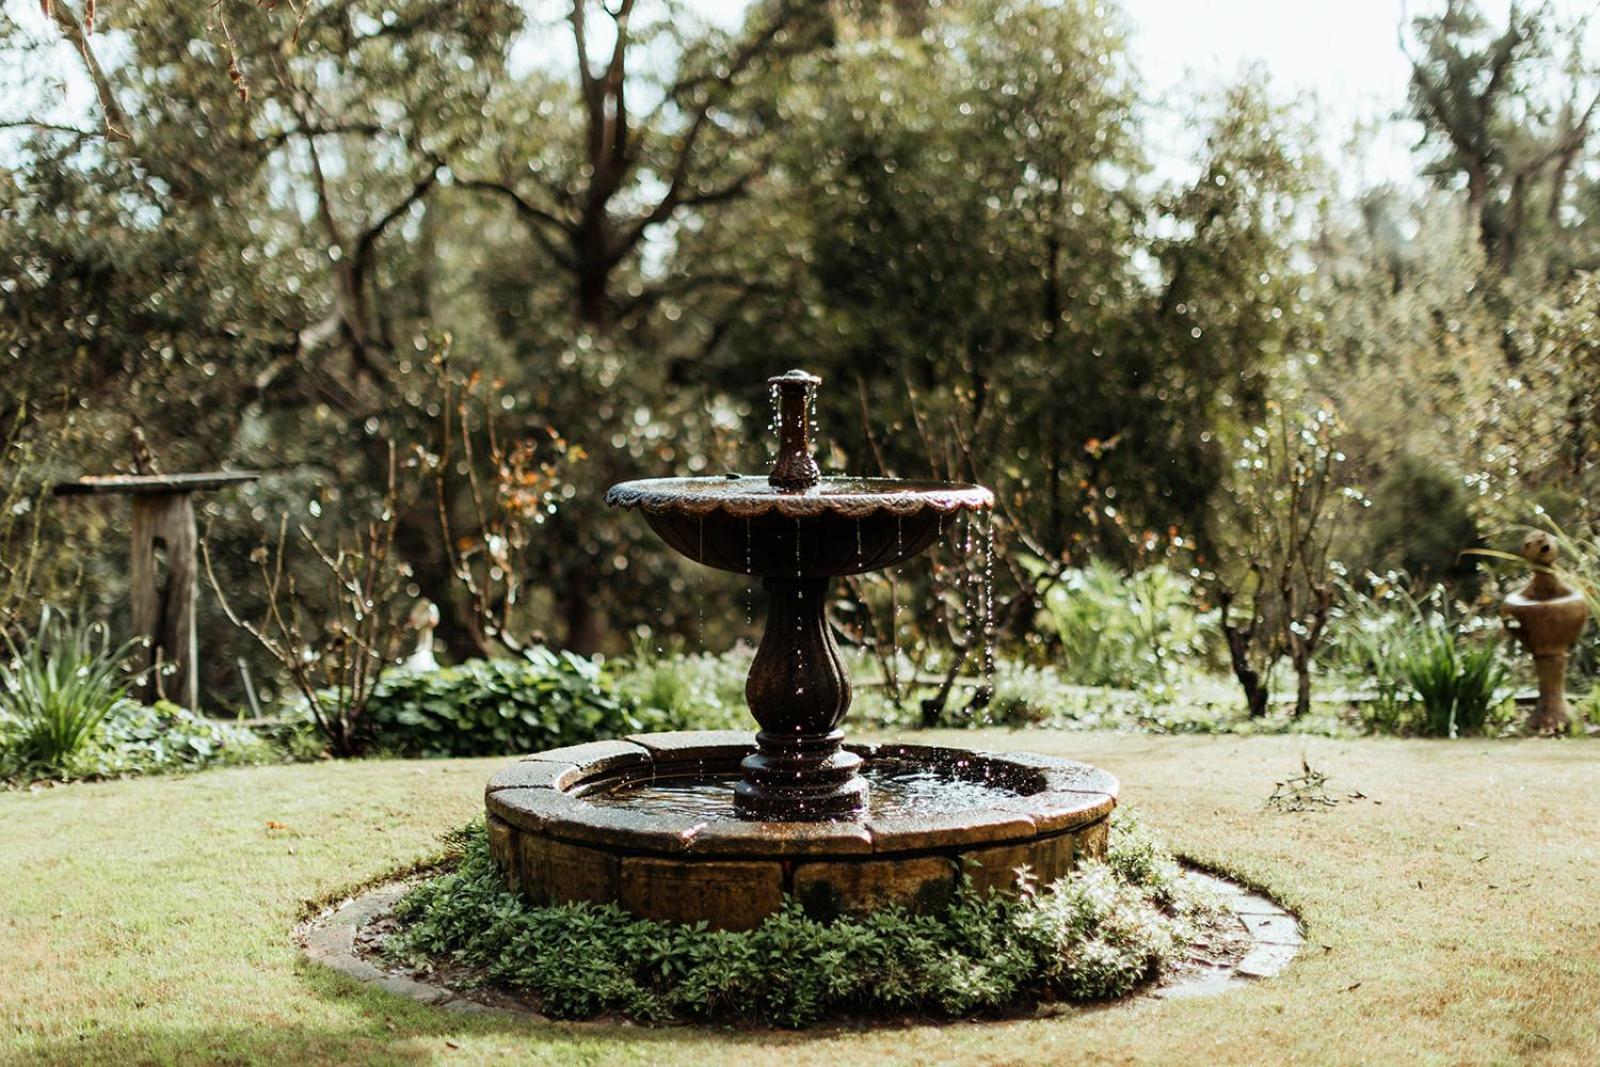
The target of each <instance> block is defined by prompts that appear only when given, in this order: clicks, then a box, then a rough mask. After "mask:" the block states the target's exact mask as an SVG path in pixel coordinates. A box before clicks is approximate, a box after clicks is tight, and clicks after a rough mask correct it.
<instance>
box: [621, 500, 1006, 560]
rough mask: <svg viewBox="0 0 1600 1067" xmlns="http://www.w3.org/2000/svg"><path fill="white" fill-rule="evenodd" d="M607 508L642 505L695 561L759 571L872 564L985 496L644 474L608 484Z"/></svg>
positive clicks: (914, 543) (980, 505)
mask: <svg viewBox="0 0 1600 1067" xmlns="http://www.w3.org/2000/svg"><path fill="white" fill-rule="evenodd" d="M606 503H607V504H610V505H612V506H613V507H623V508H633V509H637V510H638V511H640V512H643V514H644V516H645V519H646V521H648V522H649V523H650V526H651V528H652V529H653V530H655V532H656V534H657V535H658V536H659V537H660V538H661V539H662V540H663V541H666V542H667V544H669V545H671V546H672V547H673V548H674V549H676V550H677V551H678V552H680V553H682V554H683V555H685V556H688V557H689V558H690V559H692V560H694V561H695V562H697V563H702V564H705V565H706V566H708V567H716V568H718V569H719V570H726V571H734V572H738V573H743V574H753V575H761V576H763V577H768V578H790V577H792V578H802V579H813V578H828V577H836V576H839V575H845V574H859V573H862V572H864V571H874V570H881V569H882V568H884V567H891V566H893V565H895V564H896V563H899V562H901V561H903V560H906V559H910V558H911V557H912V556H915V555H917V554H918V553H920V552H922V551H923V550H924V549H926V548H927V547H928V546H929V545H930V544H932V543H933V542H934V541H935V540H936V539H937V538H938V537H939V534H940V532H941V530H942V529H943V527H944V524H945V522H946V520H947V519H948V518H949V517H951V516H953V515H955V514H958V513H960V512H974V511H987V510H988V509H989V508H990V507H992V506H993V504H994V494H992V493H990V492H989V490H987V489H985V488H983V487H982V486H977V485H964V484H961V483H959V482H931V481H927V482H924V481H909V480H901V479H896V478H824V479H822V480H821V481H820V482H818V483H817V484H816V485H814V486H812V487H811V488H809V489H805V490H800V491H795V490H783V489H778V488H776V487H774V486H772V485H770V484H769V483H768V482H767V479H766V478H764V477H733V476H728V477H722V478H715V477H712V478H704V477H702V478H646V479H642V480H639V481H632V482H623V483H621V484H619V485H614V486H612V487H611V490H610V491H609V492H608V493H606Z"/></svg>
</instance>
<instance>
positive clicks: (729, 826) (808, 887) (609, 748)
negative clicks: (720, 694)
mask: <svg viewBox="0 0 1600 1067" xmlns="http://www.w3.org/2000/svg"><path fill="white" fill-rule="evenodd" d="M818 384H819V379H817V378H815V377H813V376H812V375H809V374H806V373H803V372H801V371H790V372H789V373H787V374H784V375H780V376H778V377H776V378H773V379H771V385H772V387H773V390H774V392H775V393H776V395H777V401H778V420H779V452H778V458H777V461H776V462H775V463H774V464H773V467H772V471H771V473H770V474H769V475H768V476H767V477H765V478H760V477H740V476H738V475H733V474H730V475H727V476H726V477H724V478H656V479H648V480H644V481H635V482H625V483H623V484H621V485H617V486H613V487H612V489H611V491H610V492H609V493H608V494H607V496H606V500H607V502H608V503H610V504H612V505H615V506H618V507H625V508H633V509H636V510H638V511H640V512H642V513H643V515H644V517H645V520H646V521H647V522H648V523H649V524H650V526H651V528H652V529H653V530H654V531H655V532H656V534H657V535H658V536H660V537H661V538H662V540H664V541H666V542H667V543H668V544H669V545H671V546H672V547H673V548H675V549H676V550H677V551H679V552H681V553H683V554H684V555H685V556H688V557H689V558H690V559H692V560H695V561H696V562H698V563H702V564H705V565H706V566H709V567H716V568H719V569H721V570H727V571H734V572H737V573H742V574H747V575H751V576H752V577H757V576H759V577H760V578H761V579H762V585H763V587H764V588H765V589H766V591H767V593H768V594H769V598H770V599H769V606H768V610H767V620H766V630H765V632H764V634H763V635H762V639H761V645H760V647H759V648H758V649H757V651H756V655H755V661H754V663H753V664H752V665H751V668H750V676H749V681H748V683H747V684H746V689H745V695H746V699H747V701H748V703H749V706H750V711H751V714H752V715H753V716H754V717H755V720H756V722H757V724H758V725H759V726H760V729H759V730H758V731H757V732H755V733H754V734H753V735H752V734H750V733H746V732H743V731H735V730H718V731H688V732H679V733H657V734H639V735H636V736H633V737H629V738H626V739H624V740H619V741H597V742H592V743H590V744H585V745H575V746H572V747H569V748H562V749H555V750H553V751H549V752H540V753H536V754H534V755H531V756H528V757H526V758H524V759H522V760H520V761H518V762H517V763H515V764H513V765H512V766H510V767H508V768H506V769H505V770H503V771H501V772H500V773H499V774H496V775H495V776H494V777H493V778H492V779H490V781H489V785H488V791H487V807H488V825H489V837H490V843H491V847H492V849H493V851H494V854H495V857H496V859H497V860H498V862H499V863H500V865H501V867H502V868H503V869H504V870H505V872H506V875H507V878H508V880H509V881H510V883H511V884H512V885H513V886H515V887H516V888H518V889H519V890H520V891H521V892H522V893H524V894H525V895H526V896H528V897H529V898H530V899H532V900H533V901H535V902H537V903H544V902H554V901H575V900H587V901H595V902H601V903H604V902H616V903H620V904H621V905H622V906H623V907H625V908H627V909H628V910H630V911H633V912H634V913H636V914H639V915H642V916H645V917H649V918H655V919H666V920H673V921H680V922H698V921H702V920H703V921H705V922H707V923H708V924H710V925H711V926H714V927H720V928H724V929H741V928H747V927H750V926H754V925H755V924H757V923H759V922H760V921H761V920H762V919H763V918H765V917H766V916H768V915H770V914H772V913H773V912H775V911H777V910H778V909H779V907H781V905H782V902H783V898H784V896H785V894H792V895H794V896H796V897H798V898H799V900H800V901H801V902H802V903H803V904H804V905H805V907H806V908H807V910H808V911H810V912H811V913H813V914H816V915H821V916H830V915H834V914H838V913H840V912H845V911H849V912H862V911H870V910H872V909H874V908H878V907H882V906H885V905H890V904H901V905H906V906H910V907H914V908H922V909H934V908H937V907H939V906H940V905H942V904H943V903H944V902H946V901H948V900H949V899H950V896H951V894H952V893H953V892H954V891H955V888H956V885H957V883H958V880H959V878H960V876H961V874H962V873H963V872H964V873H966V874H967V875H968V876H969V877H970V878H971V879H972V885H973V887H974V889H975V890H976V891H978V892H1007V891H1012V890H1014V889H1015V886H1016V884H1017V878H1016V871H1017V869H1018V868H1020V867H1024V866H1026V867H1027V868H1028V869H1029V870H1030V871H1031V873H1032V874H1033V875H1034V876H1035V877H1037V878H1038V879H1040V880H1041V881H1046V882H1048V881H1051V880H1053V879H1055V878H1057V877H1060V876H1061V875H1062V874H1064V873H1066V872H1067V870H1069V869H1070V868H1071V866H1072V865H1073V863H1074V862H1076V860H1077V859H1078V858H1079V857H1082V856H1086V855H1098V854H1099V853H1101V852H1102V851H1103V850H1104V848H1105V841H1106V829H1107V819H1108V818H1109V816H1110V813H1111V810H1112V808H1113V807H1114V806H1115V805H1116V797H1117V781H1116V779H1115V778H1113V777H1112V776H1111V775H1109V774H1107V773H1106V772H1104V771H1102V770H1098V769H1097V768H1094V767H1090V766H1088V765H1087V764H1083V763H1077V762H1075V761H1072V760H1066V759H1060V758H1056V757H1052V756H1040V755H1033V754H1028V753H995V752H975V751H968V750H965V749H952V748H939V747H933V746H927V745H903V744H867V745H862V744H848V743H846V742H845V739H844V733H843V731H842V730H841V729H840V724H841V723H842V722H843V720H844V717H845V713H846V711H847V710H848V709H849V707H850V695H851V694H850V679H849V675H848V673H847V672H846V670H845V665H844V661H843V660H842V659H841V657H840V655H839V649H838V646H837V645H836V644H835V643H834V638H833V632H832V630H831V628H830V626H829V624H828V621H827V596H828V582H829V579H831V578H835V577H839V576H841V575H847V574H859V573H863V572H866V571H875V570H881V569H883V568H886V567H892V566H894V565H896V564H899V563H901V562H903V561H905V560H907V559H910V558H911V557H913V556H916V555H918V554H919V553H921V552H922V551H923V550H925V549H926V548H928V547H929V546H930V545H932V544H933V543H934V542H935V540H937V539H938V538H939V536H940V534H941V531H942V530H943V528H944V524H945V522H946V521H947V520H950V519H951V518H952V517H953V516H956V515H958V514H959V513H964V512H966V513H970V512H981V511H986V510H987V509H989V508H990V507H991V505H992V503H993V496H992V495H991V494H990V492H989V491H988V490H987V489H984V488H982V487H980V486H974V485H960V484H946V483H930V482H914V481H901V480H895V479H884V478H824V477H822V475H821V473H820V471H819V470H818V469H817V464H816V461H815V460H814V459H813V458H812V456H811V425H810V416H809V408H810V403H811V399H812V397H813V394H814V391H815V389H816V387H817V385H818Z"/></svg>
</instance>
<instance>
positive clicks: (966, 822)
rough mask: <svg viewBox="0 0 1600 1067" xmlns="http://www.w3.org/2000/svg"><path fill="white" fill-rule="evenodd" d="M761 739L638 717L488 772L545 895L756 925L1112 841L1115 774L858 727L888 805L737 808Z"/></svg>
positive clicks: (836, 910) (938, 900) (983, 887)
mask: <svg viewBox="0 0 1600 1067" xmlns="http://www.w3.org/2000/svg"><path fill="white" fill-rule="evenodd" d="M755 751H756V742H755V737H754V735H753V734H752V733H748V732H744V731H738V730H709V731H683V732H676V733H661V734H638V735H635V736H633V737H629V738H627V739H624V740H620V741H596V742H592V743H589V744H584V745H574V746H571V747H568V748H560V749H552V750H550V751H547V752H540V753H535V754H534V755H531V756H528V757H526V758H524V759H522V760H519V761H518V762H516V763H514V764H512V765H511V766H509V767H507V768H506V769H504V770H502V771H501V772H499V773H498V774H496V775H495V776H494V777H493V778H491V779H490V781H489V785H488V789H487V791H486V795H485V804H486V807H487V810H488V826H489V840H490V844H491V848H492V850H493V852H494V855H495V858H496V861H497V862H498V863H499V864H500V867H501V869H502V870H503V871H504V872H505V874H506V878H507V882H508V884H509V885H511V886H512V887H513V888H514V889H516V890H517V891H519V892H521V893H522V894H523V895H524V896H526V897H527V898H528V899H529V900H531V901H532V902H534V903H536V904H546V903H561V902H572V901H590V902H593V903H599V904H605V903H616V904H619V905H621V906H622V907H623V908H625V909H627V910H628V911H630V912H633V913H634V914H636V915H639V916H641V917H644V918H650V919H659V920H666V921H671V922H687V923H694V922H705V923H707V924H708V925H709V926H712V927H714V928H719V929H732V930H737V929H749V928H751V927H754V926H756V925H757V924H759V923H760V922H761V920H762V919H765V918H766V917H767V916H769V915H772V914H773V913H775V912H776V911H778V910H779V908H780V907H782V904H783V900H784V897H785V895H786V894H790V895H793V896H794V897H795V898H796V899H797V900H799V902H800V903H801V904H802V905H803V906H804V907H805V908H806V910H807V912H808V913H810V914H812V915H814V916H817V917H819V918H829V917H832V916H835V915H838V914H841V913H845V912H851V913H863V912H870V911H873V910H875V909H878V908H882V907H886V906H890V905H902V906H906V907H909V908H912V909H916V910H923V911H932V910H937V909H939V908H940V907H942V906H943V905H944V904H946V903H947V902H948V901H949V900H950V898H951V896H952V894H953V893H954V892H955V889H956V885H957V882H958V879H959V876H960V874H961V873H963V872H964V873H965V874H966V875H967V876H968V877H969V878H970V879H971V884H972V887H973V889H974V890H975V891H977V892H980V893H994V892H1002V893H1004V892H1015V891H1016V870H1017V868H1019V867H1022V866H1026V867H1028V868H1029V870H1030V871H1031V873H1032V874H1033V876H1034V877H1036V878H1037V879H1039V880H1040V881H1041V882H1049V881H1053V880H1055V879H1056V878H1059V877H1061V876H1062V875H1064V874H1066V873H1067V872H1068V871H1069V870H1070V869H1071V868H1072V867H1073V865H1074V864H1075V863H1077V861H1078V860H1080V859H1082V858H1084V857H1091V856H1098V855H1101V854H1102V853H1103V852H1104V850H1105V847H1106V838H1107V829H1108V819H1109V816H1110V814H1111V811H1112V809H1113V808H1114V807H1115V806H1116V798H1117V790H1118V785H1117V780H1116V779H1115V778H1114V777H1113V776H1111V775H1110V774H1108V773H1106V772H1105V771H1102V770H1100V769H1098V768H1095V767H1091V766H1089V765H1088V764H1084V763H1078V762H1076V761H1073V760H1068V759H1061V758H1058V757H1053V756H1040V755H1034V754H1031V753H998V752H973V751H968V750H965V749H953V748H940V747H936V746H929V745H901V744H880V745H872V744H865V745H857V744H849V745H845V746H844V751H846V752H848V753H851V754H852V755H853V756H857V757H860V759H861V760H862V763H863V767H864V773H865V774H866V776H867V777H868V778H869V780H873V781H874V788H873V790H872V792H871V796H872V798H873V807H872V808H871V809H869V810H868V811H867V812H866V813H865V814H864V815H863V816H861V817H858V818H855V819H848V820H839V821H807V822H775V821H754V820H749V819H740V818H738V817H737V816H736V815H735V813H734V807H733V783H734V782H735V781H736V780H737V779H738V777H739V774H740V763H741V761H743V760H744V759H745V758H746V757H748V756H751V755H753V754H754V753H755Z"/></svg>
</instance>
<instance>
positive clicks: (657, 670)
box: [615, 641, 753, 730]
mask: <svg viewBox="0 0 1600 1067" xmlns="http://www.w3.org/2000/svg"><path fill="white" fill-rule="evenodd" d="M752 654H753V653H752V652H751V650H750V649H748V648H741V649H735V650H734V651H732V652H724V653H722V654H720V655H711V654H709V653H698V654H688V653H685V652H684V651H683V650H682V646H681V643H675V644H674V645H673V646H671V647H670V648H668V649H666V650H661V649H657V648H655V647H654V646H652V645H651V644H649V643H648V642H644V641H639V642H636V643H635V645H634V650H633V658H632V659H631V660H629V661H627V662H626V663H623V664H620V665H619V666H618V667H617V669H616V672H615V674H616V680H617V692H618V694H619V695H621V696H622V697H623V698H624V699H625V700H626V701H627V702H628V703H629V704H630V705H631V706H633V707H635V708H637V709H638V714H639V716H640V717H641V718H642V719H644V720H646V721H649V722H651V723H652V724H653V728H655V729H663V730H719V729H728V728H739V729H742V728H749V726H750V717H749V713H748V712H747V711H746V709H745V697H744V685H745V677H746V675H747V674H748V673H749V670H750V657H751V656H752Z"/></svg>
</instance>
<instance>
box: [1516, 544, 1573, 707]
mask: <svg viewBox="0 0 1600 1067" xmlns="http://www.w3.org/2000/svg"><path fill="white" fill-rule="evenodd" d="M1556 554H1557V549H1556V542H1555V539H1554V538H1553V537H1551V536H1550V535H1549V534H1546V533H1533V534H1529V535H1528V538H1527V540H1525V541H1523V542H1522V557H1523V558H1524V559H1526V560H1527V561H1528V562H1529V563H1532V564H1533V565H1534V568H1535V570H1534V574H1533V579H1532V581H1530V582H1528V584H1527V585H1525V586H1523V587H1522V588H1521V589H1519V590H1517V591H1516V592H1515V593H1512V594H1511V595H1510V596H1508V597H1506V599H1505V603H1504V604H1503V605H1501V608H1500V613H1501V615H1503V616H1504V617H1505V620H1506V628H1507V629H1509V630H1510V631H1511V632H1512V633H1514V634H1516V635H1517V640H1519V641H1521V642H1522V646H1523V647H1524V648H1526V649H1527V650H1528V651H1529V652H1531V653H1532V654H1533V667H1534V671H1535V673H1536V674H1537V675H1538V677H1539V702H1538V704H1537V705H1535V706H1534V709H1533V713H1532V714H1531V715H1529V716H1528V729H1529V730H1531V731H1533V732H1534V733H1540V734H1551V733H1559V732H1560V731H1562V730H1565V729H1566V727H1567V720H1568V708H1567V693H1566V674H1567V656H1568V653H1569V652H1570V651H1571V649H1572V645H1573V642H1575V641H1577V640H1578V635H1579V634H1581V633H1583V627H1584V624H1585V623H1586V622H1588V620H1589V605H1588V603H1587V602H1586V601H1585V600H1584V598H1583V594H1582V593H1580V592H1578V591H1577V590H1575V589H1573V588H1572V587H1571V586H1569V585H1567V584H1566V583H1565V582H1563V581H1562V580H1561V579H1560V578H1558V577H1556V575H1555V572H1554V571H1552V570H1551V569H1550V568H1551V567H1552V565H1554V563H1555V561H1556Z"/></svg>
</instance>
